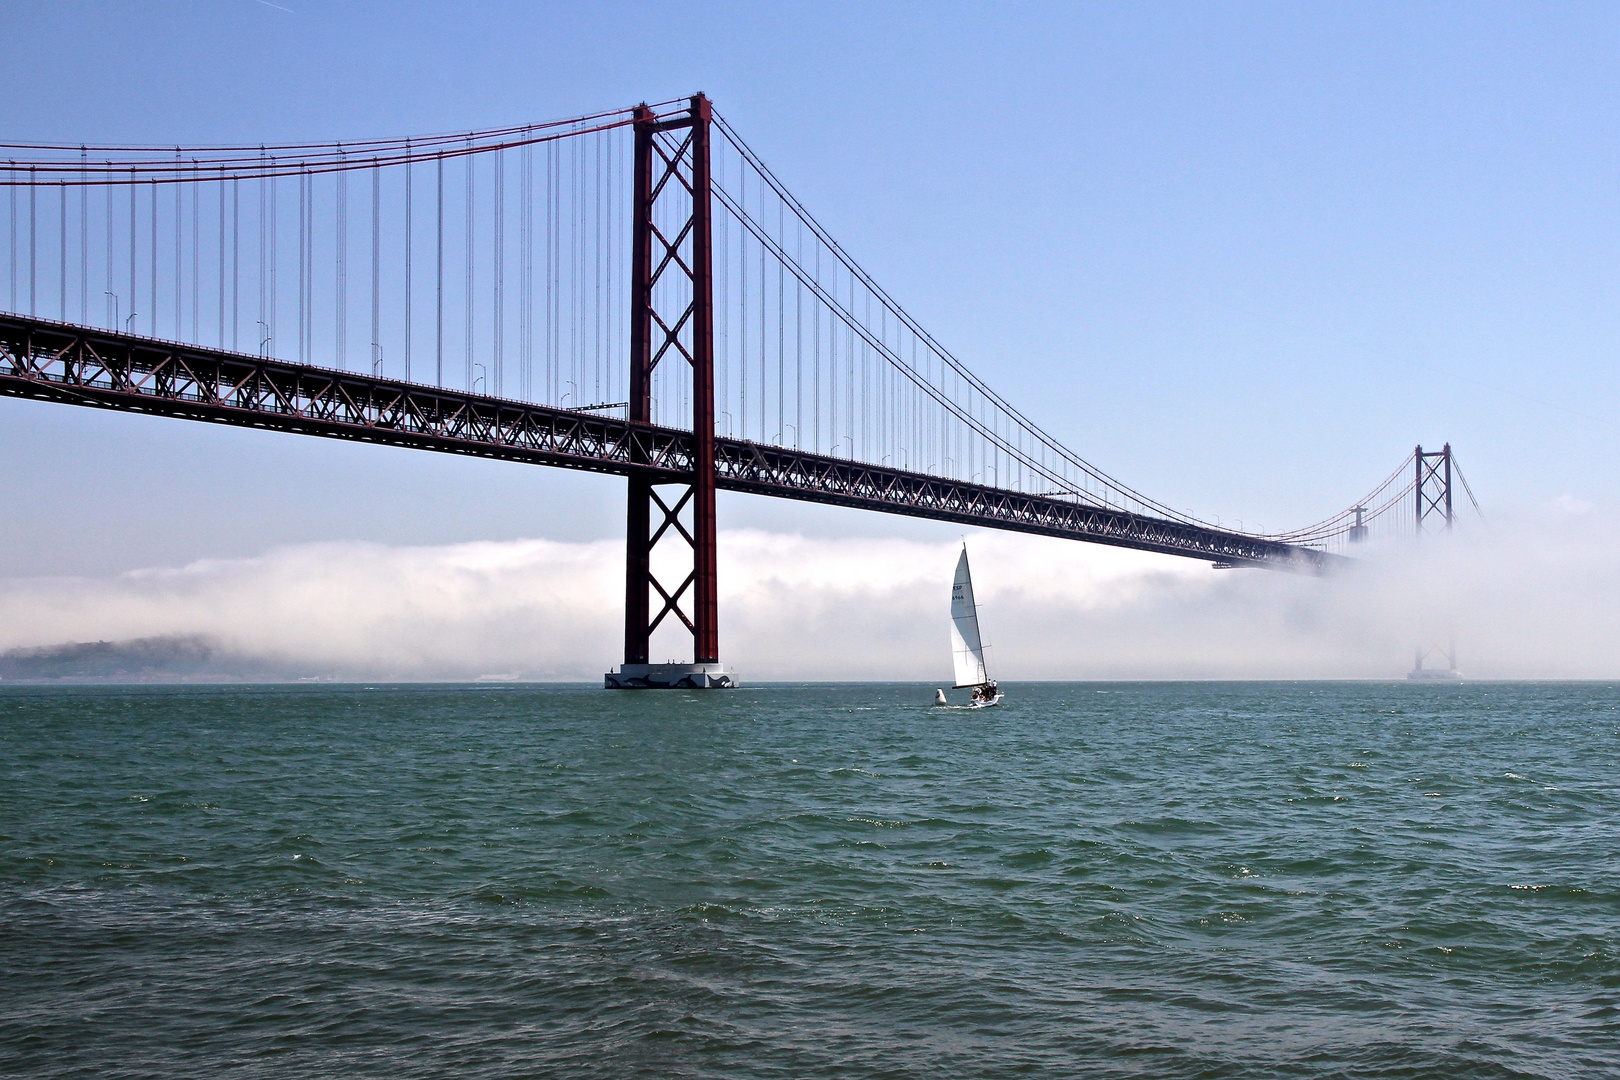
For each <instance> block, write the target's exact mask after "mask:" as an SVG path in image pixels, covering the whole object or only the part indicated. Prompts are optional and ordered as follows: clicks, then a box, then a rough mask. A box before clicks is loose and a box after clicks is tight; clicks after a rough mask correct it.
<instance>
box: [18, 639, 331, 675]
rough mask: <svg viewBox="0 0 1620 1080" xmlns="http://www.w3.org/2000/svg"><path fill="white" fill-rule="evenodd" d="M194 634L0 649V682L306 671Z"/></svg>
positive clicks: (284, 673) (270, 673) (285, 673)
mask: <svg viewBox="0 0 1620 1080" xmlns="http://www.w3.org/2000/svg"><path fill="white" fill-rule="evenodd" d="M309 674H311V673H309V672H294V671H290V670H288V669H287V668H286V666H284V665H282V664H279V663H277V662H275V661H272V660H266V659H264V658H262V657H252V656H244V655H242V654H241V653H237V652H233V651H231V650H229V649H226V648H225V647H223V646H222V645H221V644H220V642H218V641H216V640H214V639H213V638H209V637H205V636H203V635H200V634H191V635H176V636H167V637H149V638H135V639H133V640H130V641H87V642H69V643H66V644H62V645H41V646H36V647H33V648H25V649H11V650H9V651H7V652H4V653H0V680H4V681H6V682H60V681H67V682H213V681H219V682H247V681H271V682H281V681H285V680H288V679H294V678H298V677H299V676H301V675H303V676H308V675H309Z"/></svg>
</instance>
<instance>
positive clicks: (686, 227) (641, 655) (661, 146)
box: [603, 94, 736, 690]
mask: <svg viewBox="0 0 1620 1080" xmlns="http://www.w3.org/2000/svg"><path fill="white" fill-rule="evenodd" d="M710 116H711V114H710V107H709V99H708V98H706V97H705V96H704V95H702V94H698V95H696V96H695V97H693V98H692V99H691V103H690V107H689V108H688V110H687V111H686V112H685V113H684V114H676V115H672V116H665V117H659V116H657V115H655V114H654V113H653V111H652V110H651V109H650V108H648V107H647V106H646V105H640V106H638V107H637V108H636V112H635V125H634V130H635V173H634V181H633V183H634V192H633V202H634V205H633V208H632V212H631V217H632V225H631V229H632V232H631V255H630V400H629V406H628V418H629V421H630V425H631V431H630V434H629V439H630V463H631V466H632V468H631V471H630V474H629V479H628V482H627V488H628V498H627V506H626V513H625V588H624V663H623V664H622V665H621V666H620V668H619V670H618V671H610V672H608V673H607V674H606V675H604V676H603V685H604V686H606V687H607V688H608V689H610V690H623V689H723V688H729V687H732V686H735V685H736V681H735V679H734V677H733V675H732V673H731V672H728V671H727V670H726V669H725V667H724V666H723V665H722V664H721V663H720V628H719V604H718V600H717V589H716V559H715V457H714V252H713V246H712V242H711V236H712V229H711V225H712V219H711V207H710V190H709V178H710V174H709V124H710ZM667 133H671V134H669V137H666V138H660V136H665V135H666V134H667ZM672 133H684V134H672ZM683 198H684V199H685V200H686V201H687V204H688V213H687V215H686V218H685V221H684V222H681V221H679V220H678V219H677V221H676V222H675V223H674V224H667V225H666V228H667V229H668V232H667V233H666V232H665V231H664V230H661V229H660V228H659V226H658V224H657V223H656V222H655V221H654V219H653V212H654V209H655V208H656V205H657V204H660V203H664V202H667V201H668V200H672V199H674V200H680V199H683ZM667 221H668V218H667V217H666V222H667ZM664 282H667V285H666V287H665V288H663V289H659V290H656V292H655V290H654V286H655V285H658V284H660V283H664ZM683 285H684V286H685V287H684V288H683V287H682V286H683ZM682 299H684V300H685V301H686V304H685V307H684V308H682V307H681V306H680V305H681V301H682ZM682 360H684V361H685V362H686V363H687V364H688V366H689V367H690V369H691V372H692V455H691V460H690V461H689V462H688V463H687V464H688V466H689V475H690V479H689V480H685V481H679V482H673V481H669V480H666V479H663V478H662V477H660V476H658V475H657V474H656V473H654V472H653V471H652V469H651V466H652V458H651V455H650V453H649V452H648V450H649V447H648V442H647V440H646V439H645V438H643V437H641V435H642V433H641V432H638V431H637V430H636V427H637V425H645V426H647V427H650V426H651V424H652V374H653V370H654V369H655V368H657V366H658V365H659V364H660V363H662V362H665V361H670V362H679V361H682ZM637 465H641V466H646V467H647V468H646V469H636V468H635V467H634V466H637ZM666 467H667V466H666ZM660 487H674V488H676V489H677V492H679V493H678V494H677V495H675V496H674V497H670V498H668V499H666V498H665V497H663V496H661V495H660V494H659V493H658V491H657V490H655V489H656V488H660ZM682 489H684V490H682ZM688 506H690V507H691V512H690V516H689V518H688V520H689V522H690V527H688V524H687V521H683V520H682V514H683V512H685V511H686V509H687V507H688ZM654 507H657V509H658V510H659V513H660V517H661V520H660V521H659V522H658V523H657V525H656V527H654V524H653V508H654ZM660 541H665V542H668V543H672V544H673V543H678V542H682V541H684V542H685V544H686V545H687V546H688V547H690V549H691V552H692V572H691V573H690V574H688V575H687V577H686V579H685V580H684V581H683V582H681V583H680V584H679V585H678V586H677V587H675V588H674V589H669V588H666V586H665V584H664V583H662V582H660V581H659V580H658V579H657V578H656V577H655V576H654V575H653V573H652V549H653V548H654V547H655V546H656V545H657V544H658V543H659V542H660ZM655 592H656V594H657V597H658V600H659V601H660V606H659V609H658V613H657V614H656V615H652V614H651V610H652V609H651V601H652V599H653V594H654V593H655ZM683 602H684V605H685V606H684V607H683ZM688 610H689V611H690V614H688ZM649 616H650V617H649ZM671 616H673V617H674V618H675V619H676V620H677V621H679V622H681V623H683V624H684V625H685V626H686V628H687V629H688V630H689V631H691V634H692V662H691V663H689V664H683V663H668V664H653V663H650V660H651V657H650V656H649V648H650V643H651V638H652V633H653V631H654V630H656V629H657V628H658V627H659V625H660V624H662V623H663V621H664V620H665V619H666V618H668V617H671Z"/></svg>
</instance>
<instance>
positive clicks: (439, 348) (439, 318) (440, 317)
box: [434, 154, 444, 386]
mask: <svg viewBox="0 0 1620 1080" xmlns="http://www.w3.org/2000/svg"><path fill="white" fill-rule="evenodd" d="M434 163H435V164H436V165H437V166H438V170H439V186H438V200H439V232H438V237H439V239H438V245H439V246H438V251H439V261H438V270H437V274H438V277H437V295H438V306H437V308H436V313H435V316H434V318H435V324H434V325H435V334H436V337H435V340H436V345H435V353H434V379H435V382H436V384H437V385H439V386H443V385H444V156H443V155H442V154H441V155H440V156H438V157H437V158H435V159H434Z"/></svg>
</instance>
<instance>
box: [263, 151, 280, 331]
mask: <svg viewBox="0 0 1620 1080" xmlns="http://www.w3.org/2000/svg"><path fill="white" fill-rule="evenodd" d="M277 164H278V165H279V162H278V163H277ZM276 172H277V173H278V174H279V172H280V169H279V168H278V169H276ZM280 187H281V178H280V176H279V175H277V176H274V177H272V178H271V180H270V325H269V326H268V327H266V328H265V334H266V335H267V336H268V337H269V339H270V344H269V347H268V349H267V352H268V353H269V354H270V355H272V356H273V355H275V350H276V312H277V310H278V309H279V308H280V307H281V305H280V303H278V300H279V299H280V298H279V297H278V296H277V294H276V281H277V271H278V270H279V269H280V263H281V237H280V228H279V227H280V225H281V215H280V214H279V213H278V212H277V210H276V193H277V190H278V189H279V188H280Z"/></svg>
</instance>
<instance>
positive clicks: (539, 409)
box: [0, 314, 1345, 595]
mask: <svg viewBox="0 0 1620 1080" xmlns="http://www.w3.org/2000/svg"><path fill="white" fill-rule="evenodd" d="M0 394H4V395H6V396H9V397H19V398H31V399H34V400H38V401H54V402H61V403H64V404H72V405H85V406H90V407H94V408H102V409H118V410H122V411H125V412H135V413H145V414H148V415H152V416H169V417H180V418H184V419H189V420H205V421H209V422H212V423H219V424H235V425H238V426H241V427H253V428H262V429H265V430H270V431H288V432H296V433H298V434H303V435H320V436H324V437H326V438H335V439H352V440H357V441H360V442H373V443H381V444H384V445H388V446H406V447H412V448H415V449H419V450H436V451H440V452H442V453H452V454H469V455H472V456H475V457H486V458H496V459H500V460H503V461H522V462H527V463H529V464H534V465H553V466H559V467H562V468H570V469H585V470H588V471H591V472H600V473H613V474H616V475H620V476H627V477H630V478H632V480H634V481H637V482H638V484H645V485H647V486H648V487H651V486H652V485H659V484H679V485H683V486H685V487H688V488H691V487H693V486H694V485H693V477H694V475H695V474H696V465H697V456H698V454H699V453H700V450H701V443H702V442H703V441H705V440H699V439H697V438H695V437H694V435H693V433H692V432H690V431H685V430H681V429H677V428H666V427H658V426H655V425H653V424H649V423H641V422H631V421H628V420H622V419H618V418H616V417H608V416H597V415H592V414H590V413H587V412H577V411H573V410H568V409H554V408H548V407H545V406H541V405H530V404H525V403H522V402H517V401H508V400H504V399H501V398H496V397H489V396H483V395H477V394H467V393H462V392H459V391H455V390H445V389H442V388H439V387H433V386H422V385H418V384H415V383H407V382H401V381H398V380H393V379H382V378H376V377H373V376H369V375H363V374H360V373H357V372H347V371H335V370H332V369H329V368H320V367H312V366H308V365H303V364H295V363H289V362H287V361H283V360H273V359H268V358H265V357H255V356H249V355H244V354H241V353H233V352H228V351H223V350H218V349H208V348H201V347H198V346H193V345H182V344H179V343H176V342H164V341H158V340H154V339H150V338H143V337H137V336H132V335H125V334H119V333H115V332H112V331H108V330H97V329H92V328H89V327H83V326H75V325H72V324H65V323H58V322H52V321H48V320H44V319H35V318H29V317H27V316H20V315H4V314H0ZM713 447H714V450H713V452H714V483H715V486H716V487H717V488H720V489H724V490H727V491H742V492H749V493H752V494H756V495H772V496H775V497H777V498H783V499H797V500H800V501H804V502H818V503H826V504H829V505H833V506H849V507H854V508H857V509H861V510H876V511H878V512H881V513H886V514H903V515H906V516H909V517H920V518H932V519H935V520H939V521H953V522H958V523H960V524H963V525H977V526H982V527H985V528H992V529H1003V530H1008V531H1013V532H1026V533H1038V534H1041V535H1045V536H1056V537H1062V538H1065V539H1070V540H1084V541H1089V542H1091V543H1098V544H1110V545H1113V546H1116V547H1125V548H1135V549H1138V550H1141V551H1155V552H1161V553H1164V554H1167V555H1181V556H1186V557H1189V558H1197V559H1208V560H1211V561H1213V562H1215V563H1217V564H1228V565H1241V566H1269V567H1274V568H1286V569H1297V570H1304V571H1308V572H1322V571H1324V570H1326V569H1328V568H1330V567H1331V566H1333V565H1336V564H1339V563H1341V562H1343V561H1345V560H1343V559H1342V558H1341V557H1339V556H1335V555H1330V554H1328V553H1326V552H1323V551H1318V550H1315V549H1313V548H1305V547H1297V546H1294V545H1290V544H1284V543H1279V542H1277V541H1272V540H1266V539H1262V538H1258V537H1252V536H1245V535H1243V534H1240V533H1232V532H1225V531H1222V530H1217V529H1209V528H1204V527H1200V526H1196V525H1189V524H1187V523H1184V522H1179V521H1172V520H1167V519H1160V518H1152V517H1145V516H1143V515H1140V514H1132V513H1128V512H1126V511H1123V510H1116V509H1112V508H1109V507H1103V506H1095V505H1090V504H1086V503H1082V502H1079V501H1075V500H1068V499H1057V498H1046V497H1042V496H1036V495H1025V494H1022V493H1020V492H1016V491H1007V490H1003V489H1000V488H994V487H987V486H984V485H981V484H969V483H962V482H960V481H955V480H944V479H940V478H938V477H933V476H928V475H926V474H922V473H914V472H906V471H903V470H899V469H892V468H885V467H882V466H877V465H867V464H863V463H861V462H855V461H847V460H844V459H842V458H835V457H828V456H824V455H819V454H810V453H804V452H801V451H797V450H789V449H784V448H781V447H776V446H770V445H765V444H760V443H752V442H746V441H743V440H739V439H723V438H715V439H714V440H713ZM711 551H712V549H711ZM677 595H678V594H677Z"/></svg>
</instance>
